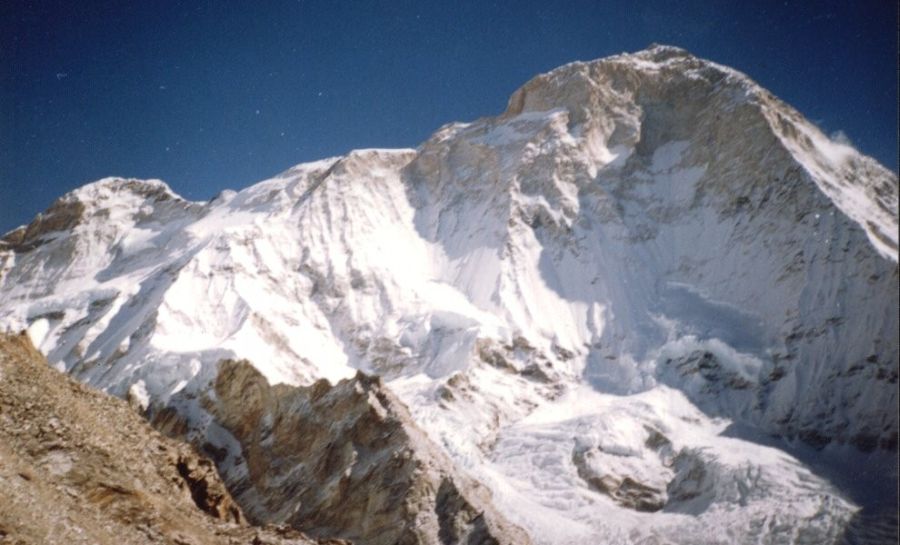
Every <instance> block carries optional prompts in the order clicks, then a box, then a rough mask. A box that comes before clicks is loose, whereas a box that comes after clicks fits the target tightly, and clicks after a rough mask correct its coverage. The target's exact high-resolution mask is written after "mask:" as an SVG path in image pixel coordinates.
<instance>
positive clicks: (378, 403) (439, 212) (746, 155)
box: [0, 46, 900, 544]
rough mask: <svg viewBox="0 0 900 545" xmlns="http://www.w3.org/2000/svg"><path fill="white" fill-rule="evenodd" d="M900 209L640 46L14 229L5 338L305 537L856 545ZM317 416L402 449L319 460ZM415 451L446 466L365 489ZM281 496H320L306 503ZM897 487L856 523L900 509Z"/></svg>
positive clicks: (861, 177)
mask: <svg viewBox="0 0 900 545" xmlns="http://www.w3.org/2000/svg"><path fill="white" fill-rule="evenodd" d="M897 195H898V181H897V177H896V175H894V174H893V173H892V172H890V171H888V170H887V169H885V168H884V167H882V166H881V165H879V164H878V163H876V162H875V161H874V160H872V159H871V158H868V157H865V156H863V155H861V154H859V153H858V152H857V151H856V150H854V149H853V148H852V147H850V146H847V145H845V144H841V143H838V142H834V141H832V140H830V139H829V138H828V137H826V136H825V135H823V134H822V133H821V132H820V131H819V130H818V129H817V128H816V127H815V126H814V125H812V124H811V123H809V122H808V121H806V120H805V119H803V117H802V116H801V115H800V114H799V113H797V112H796V111H795V110H793V109H792V108H790V107H789V106H787V105H786V104H784V103H782V102H781V101H779V100H778V99H777V98H775V97H774V96H772V95H771V94H770V93H769V92H767V91H766V90H764V89H762V88H761V87H759V86H758V85H757V84H755V83H754V82H753V81H751V80H750V79H749V78H748V77H747V76H745V75H743V74H740V73H739V72H736V71H734V70H732V69H729V68H726V67H723V66H719V65H717V64H714V63H711V62H708V61H705V60H701V59H698V58H696V57H693V56H692V55H690V54H689V53H687V52H685V51H684V50H681V49H678V48H674V47H669V46H652V47H651V48H649V49H647V50H644V51H641V52H638V53H634V54H623V55H618V56H614V57H609V58H605V59H600V60H597V61H592V62H587V63H581V62H578V63H572V64H568V65H565V66H563V67H560V68H558V69H556V70H553V71H552V72H549V73H547V74H544V75H540V76H538V77H536V78H534V79H533V80H531V81H530V82H528V83H526V84H525V85H524V86H523V87H522V88H521V89H519V90H517V91H516V92H515V93H514V94H513V96H512V97H511V98H510V101H509V106H508V107H507V109H506V111H505V112H503V113H502V114H501V115H499V116H497V117H493V118H485V119H480V120H477V121H474V122H472V123H453V124H449V125H446V126H444V127H442V128H440V129H439V130H438V131H437V132H436V133H435V134H434V135H433V136H432V137H431V138H429V139H428V140H427V141H426V142H424V143H423V144H422V145H421V146H419V147H418V148H417V149H405V150H359V151H354V152H351V153H349V154H348V155H346V156H343V157H336V158H330V159H325V160H322V161H317V162H314V163H307V164H302V165H298V166H296V167H293V168H291V169H289V170H287V171H286V172H284V173H282V174H280V175H278V176H276V177H274V178H271V179H268V180H265V181H262V182H260V183H258V184H256V185H253V186H251V187H249V188H246V189H244V190H242V191H240V192H237V193H235V192H232V191H226V192H223V193H222V194H221V195H219V196H217V197H216V198H215V199H213V200H211V201H209V202H206V203H196V202H189V201H186V200H184V199H182V198H180V197H178V196H177V195H176V194H175V193H174V192H172V191H171V189H169V188H168V187H167V186H166V185H165V184H163V183H162V182H159V181H141V180H121V179H105V180H101V181H99V182H96V183H93V184H89V185H87V186H85V187H82V188H80V189H78V190H76V191H73V192H72V193H69V194H67V195H65V196H63V197H62V198H61V199H60V200H58V201H57V202H56V203H54V204H53V206H51V207H50V209H48V210H47V212H45V213H44V214H41V215H40V216H38V217H37V218H36V219H35V220H34V221H33V222H32V223H31V224H30V225H28V226H24V227H21V228H19V229H17V230H15V231H12V232H11V233H8V234H7V235H5V237H4V238H3V242H2V245H0V295H2V297H0V326H5V327H7V328H10V329H22V328H27V329H28V331H29V333H30V335H31V337H32V339H33V340H34V342H35V344H36V345H37V346H38V347H39V348H40V350H41V351H42V352H43V353H44V354H46V356H47V358H48V360H49V361H50V363H51V364H52V365H55V366H56V367H57V368H59V369H61V370H65V371H67V372H69V373H70V374H72V375H73V376H75V377H77V378H78V379H80V380H82V381H84V382H86V383H88V384H90V385H93V386H95V387H97V388H101V389H103V390H106V391H109V392H110V393H113V394H116V395H119V396H123V397H125V396H131V397H132V398H133V399H137V400H139V401H140V403H141V404H142V405H143V406H144V407H145V409H146V414H147V417H148V418H150V419H151V420H152V421H154V422H156V423H157V425H158V426H161V427H162V428H164V429H166V430H167V431H169V432H170V433H172V434H177V435H182V436H184V437H186V438H187V439H189V440H190V441H192V442H193V443H194V444H196V445H198V446H199V447H200V448H202V449H205V450H204V451H205V452H206V453H208V454H210V456H211V457H212V458H214V459H215V460H216V461H217V464H218V467H219V471H220V472H221V473H222V474H223V476H224V477H225V480H226V482H227V483H228V484H229V486H230V487H231V493H232V495H233V496H234V497H235V498H236V499H237V500H238V502H239V503H241V506H242V508H243V509H244V511H245V512H247V513H250V514H252V516H254V517H255V518H257V519H259V521H262V522H273V523H284V522H289V523H291V524H292V525H294V527H296V528H298V529H300V530H304V531H306V532H309V533H310V534H312V535H316V536H322V537H329V536H333V537H346V538H350V539H356V540H359V541H360V542H364V543H381V542H384V543H388V542H391V541H390V539H394V538H392V537H390V536H389V534H387V533H385V528H386V527H388V526H390V525H391V524H394V522H391V521H404V522H403V523H402V524H411V525H412V526H410V527H415V526H416V524H419V523H417V522H415V521H422V522H421V527H422V528H432V529H433V531H432V530H428V531H423V532H419V533H418V534H415V532H413V533H411V534H409V535H415V536H416V537H415V538H412V537H410V538H409V539H411V540H413V541H411V542H416V540H418V542H429V543H430V542H434V543H456V542H461V541H462V540H463V539H467V540H468V542H470V543H471V542H478V539H481V538H483V539H486V540H487V539H495V540H498V541H500V542H521V541H520V540H523V539H527V538H525V537H523V535H524V534H522V533H521V532H522V530H520V528H521V529H524V532H527V534H528V535H530V538H531V540H532V541H533V542H535V543H547V544H551V543H552V544H562V543H584V542H586V541H587V542H596V541H600V540H608V541H610V542H622V543H638V542H642V543H643V542H647V540H650V541H652V540H654V539H656V540H659V541H660V542H666V543H722V542H733V541H738V542H756V541H760V542H769V541H785V542H796V543H801V542H802V543H807V542H809V543H811V542H816V543H827V542H838V541H839V540H840V539H842V536H844V535H845V534H846V532H847V531H848V528H851V529H852V528H856V527H858V526H859V522H858V521H859V520H861V519H860V517H861V516H862V515H861V514H860V513H859V509H860V506H861V505H862V504H861V502H862V501H863V500H864V499H865V498H862V497H860V496H858V495H857V494H856V489H853V488H852V487H849V488H847V487H844V488H840V486H841V483H843V482H845V481H849V480H850V479H846V478H845V477H847V475H846V471H844V473H841V471H842V470H841V469H839V468H840V467H841V464H846V463H847V461H848V460H851V461H857V460H865V462H866V464H867V466H868V467H876V468H880V467H882V466H883V467H885V468H886V469H884V471H888V472H890V475H891V477H892V479H893V480H894V481H896V477H897V473H896V472H897V470H896V466H895V457H896V450H897V440H898V416H897V412H896V410H895V409H896V406H897V401H898V397H897V396H898V393H897V392H898V390H897V377H898V337H897V330H898V314H897V308H898V305H900V302H898V266H897V247H898V246H897V206H898V205H897ZM242 360H246V362H249V365H250V366H252V367H250V369H254V371H253V372H254V373H258V374H260V376H259V377H257V378H253V380H252V381H251V382H250V384H253V385H254V386H252V387H248V388H235V387H229V386H228V382H229V380H232V379H229V378H228V377H234V376H242V377H244V378H243V379H242V380H249V379H248V378H247V377H248V376H249V375H247V373H248V372H249V370H248V369H244V371H242V372H241V373H238V374H237V375H235V373H234V372H233V371H234V369H235V367H234V365H235V363H234V362H237V361H242ZM246 362H245V364H246ZM242 365H243V364H242ZM241 368H242V367H241ZM242 369H243V368H242ZM359 371H362V372H363V374H361V375H357V373H358V372H359ZM251 374H252V373H251ZM368 375H378V376H379V377H381V378H380V379H379V380H378V383H377V385H376V386H371V384H372V383H371V381H372V380H374V379H372V378H367V377H368ZM323 379H324V380H323ZM269 385H275V386H269ZM269 388H272V389H273V391H274V392H275V393H270V392H269ZM291 388H294V389H296V393H288V391H289V390H290V389H291ZM382 390H384V392H382ZM291 391H293V390H291ZM222 392H228V393H229V395H223V393H222ZM242 392H243V393H242ZM242 395H243V396H248V397H247V398H246V399H242V397H241V396H242ZM322 396H325V397H322ZM323 399H324V400H326V401H321V400H323ZM277 400H282V401H277ZM360 404H362V405H360ZM404 405H405V407H404ZM254 407H255V408H256V409H252V408H254ZM406 407H408V408H409V410H408V411H407V409H406ZM242 408H245V409H246V410H247V411H251V412H252V411H255V412H253V414H252V415H244V416H240V412H241V410H242ZM366 411H369V412H366ZM370 413H371V414H370ZM266 415H267V416H266ZM373 415H374V416H373ZM379 415H380V416H379ZM328 419H333V421H334V424H333V425H332V426H331V429H333V430H334V433H336V434H337V433H348V434H354V433H361V431H360V429H361V428H360V427H359V425H358V424H357V423H358V422H369V421H370V419H371V422H379V424H377V425H375V424H371V426H374V427H371V429H373V430H383V431H384V433H385V434H389V435H390V436H391V437H393V438H394V439H391V440H390V441H388V440H387V439H384V440H380V439H377V437H374V436H366V437H365V438H359V439H353V440H348V439H347V437H349V436H346V435H345V436H343V437H334V438H333V441H332V442H331V443H329V442H328V441H325V443H323V445H324V444H328V445H330V446H329V447H328V448H333V449H335V451H334V455H333V458H329V459H331V460H332V462H327V461H325V459H323V461H321V464H320V465H317V466H316V467H315V468H311V467H309V465H306V464H307V462H306V461H305V460H304V459H301V458H298V456H296V455H294V454H292V453H296V452H297V451H298V450H302V448H305V447H302V446H301V445H302V441H303V437H304V436H309V437H311V438H317V439H316V440H317V441H318V440H323V439H322V436H321V433H322V432H321V430H322V428H323V426H326V422H327V420H328ZM285 422H293V424H291V425H290V426H286V424H285ZM364 427H365V428H367V429H368V428H369V425H366V426H364ZM401 429H402V430H403V431H402V433H401V432H396V433H399V434H400V435H392V434H394V433H395V432H392V431H391V432H390V433H389V430H401ZM340 430H344V431H340ZM373 433H374V432H373ZM387 436H388V435H385V437H387ZM773 438H780V439H777V440H776V439H773ZM298 441H299V443H298ZM778 441H781V442H778ZM261 445H264V446H265V449H264V450H263V451H262V452H260V446H261ZM337 445H340V448H338V447H337ZM775 447H779V448H775ZM323 448H325V447H324V446H323ZM814 449H820V450H819V451H818V454H821V459H822V460H838V462H835V463H818V462H817V463H812V462H810V460H808V459H807V458H806V457H805V454H804V453H811V452H816V451H814ZM788 451H790V452H788ZM254 453H255V454H254ZM818 454H817V456H818ZM388 459H390V460H398V461H397V462H396V464H395V465H390V464H388V465H384V464H385V463H386V462H385V460H388ZM410 459H414V460H417V461H416V462H415V463H413V465H412V466H410V467H414V468H418V469H416V470H415V471H413V474H415V475H422V474H423V472H425V473H427V474H428V476H426V477H421V478H420V477H415V478H410V480H408V481H403V482H404V483H409V486H407V485H404V486H403V487H401V488H398V489H391V490H395V492H392V493H393V494H395V496H391V497H392V498H395V499H394V500H391V501H385V502H383V503H379V502H373V503H370V504H368V507H367V505H366V504H364V503H359V502H352V501H351V493H350V492H349V490H351V488H352V487H357V488H352V489H353V490H355V491H356V492H354V493H355V494H357V495H358V494H362V493H371V494H374V493H375V491H376V490H379V489H382V490H383V489H386V488H390V487H391V486H392V483H391V482H380V483H378V482H375V480H376V479H377V478H378V476H379V475H395V476H396V475H398V473H396V472H393V473H392V472H391V471H388V470H387V469H385V468H386V467H395V468H396V467H406V466H404V465H403V463H401V460H410ZM254 460H255V461H254ZM263 460H264V463H263ZM332 463H333V464H334V465H331V464H332ZM854 463H855V462H854ZM879 464H881V465H879ZM267 467H272V468H275V467H277V468H278V469H277V470H275V469H272V471H273V473H271V474H270V473H267V471H268V470H267V469H266V468H267ZM292 468H296V469H292ZM362 468H369V469H366V471H370V470H371V471H372V473H365V472H363V473H359V472H360V471H363V469H362ZM371 468H378V469H377V470H375V469H371ZM835 468H837V469H835ZM404 471H405V470H404ZM416 471H417V472H418V473H416ZM835 472H836V473H835ZM299 475H302V476H303V479H302V480H290V479H296V478H297V476H299ZM341 475H345V477H341ZM363 475H368V477H367V479H370V481H367V480H366V479H362V476H363ZM403 475H407V474H406V473H403ZM403 478H404V479H405V478H406V477H403ZM855 478H856V482H857V483H862V482H864V481H865V477H864V476H863V475H857V476H856V477H855ZM279 479H289V480H290V482H292V483H294V484H293V485H292V486H295V487H296V488H292V489H290V490H294V491H295V492H296V497H297V498H300V497H301V496H302V495H303V494H307V496H304V497H312V496H308V494H310V492H309V490H307V489H315V488H316V487H325V488H324V489H323V490H327V491H328V493H327V494H325V493H324V492H323V494H324V495H317V496H315V498H316V499H314V500H312V501H315V502H319V503H316V504H315V505H316V506H317V507H316V509H317V510H318V511H317V512H316V513H311V512H309V509H308V508H307V507H303V506H304V505H307V504H306V503H305V502H299V500H298V502H299V503H297V508H298V509H300V508H301V507H302V508H303V509H304V511H294V512H290V513H288V512H285V510H284V506H285V505H286V504H284V503H283V502H282V500H283V499H284V498H282V497H281V496H279V497H278V501H275V500H273V497H272V496H271V494H273V493H277V494H284V489H283V487H282V488H279V486H278V483H280V482H282V481H281V480H279ZM842 479H844V480H842ZM475 481H477V482H480V483H481V484H477V483H476V482H475ZM873 481H874V482H879V481H880V482H882V483H884V482H885V479H884V478H883V475H882V476H880V477H879V478H873ZM887 481H890V479H888V480H887ZM285 482H287V481H285ZM366 482H369V483H370V484H368V485H365V484H360V483H366ZM442 483H445V484H442ZM888 485H890V486H887V487H883V488H884V493H885V494H887V495H888V497H887V499H883V498H881V497H879V498H878V499H877V501H875V500H872V501H875V504H874V507H873V505H867V506H866V509H864V512H867V511H866V510H871V509H872V508H877V507H880V506H883V505H887V504H890V505H889V506H890V508H889V509H887V511H888V512H890V511H891V509H893V512H896V509H895V508H894V507H893V506H895V504H894V503H891V502H895V501H896V497H895V496H892V494H894V491H893V485H891V483H890V482H888ZM365 486H370V487H372V488H371V490H369V491H368V492H366V489H365ZM860 486H862V485H860ZM328 487H334V488H333V489H332V488H328ZM342 487H343V488H342ZM348 487H349V488H348ZM360 487H361V488H360ZM448 487H450V488H448ZM410 490H412V491H416V492H415V493H414V494H413V493H412V492H408V491H410ZM871 490H873V489H870V491H871ZM403 491H407V492H403ZM342 494H345V495H343V496H342ZM410 494H413V495H412V496H410ZM448 494H449V495H448ZM353 497H356V496H353ZM868 497H869V498H870V499H871V498H873V497H874V493H873V494H869V496H868ZM404 498H405V499H404ZM410 498H415V501H412V500H410ZM348 502H349V503H348ZM404 502H405V503H404ZM885 502H887V503H885ZM412 504H415V507H411V505H412ZM345 505H353V506H354V509H355V510H354V511H353V512H352V513H351V514H349V515H348V514H347V513H346V512H344V513H340V517H338V516H337V514H338V513H339V512H340V510H341V509H342V506H345ZM376 508H377V509H376ZM876 510H877V509H876ZM376 511H377V512H376ZM298 513H301V514H298ZM302 513H305V514H302ZM385 513H390V516H389V517H388V518H385V517H386V516H387V515H385ZM390 517H394V518H390ZM373 520H378V521H380V522H379V524H376V525H371V524H369V521H373ZM892 520H893V522H891V521H888V522H887V523H886V524H888V525H890V524H896V517H895V516H894V518H893V519H892ZM316 521H319V522H316ZM321 521H332V522H334V521H340V523H339V524H337V523H335V524H332V522H328V523H327V524H325V523H324V522H321ZM352 521H356V522H352ZM410 521H412V522H410ZM882 523H883V521H882V522H879V523H878V524H882ZM323 524H324V525H326V526H327V527H323ZM396 524H400V523H396ZM396 524H395V526H396ZM385 525H387V526H385ZM873 525H874V524H873ZM519 527H520V528H519ZM853 531H856V530H853ZM429 532H430V533H429ZM325 534H328V536H326V535H325ZM390 535H393V534H390ZM473 536H474V537H473ZM478 536H481V537H478ZM486 536H487V537H486ZM473 539H474V540H475V541H472V540H473ZM381 540H383V541H381Z"/></svg>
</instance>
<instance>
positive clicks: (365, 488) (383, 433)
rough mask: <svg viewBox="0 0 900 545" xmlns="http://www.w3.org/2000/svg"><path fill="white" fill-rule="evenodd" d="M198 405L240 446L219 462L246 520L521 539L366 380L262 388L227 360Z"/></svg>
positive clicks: (428, 539) (404, 538)
mask: <svg viewBox="0 0 900 545" xmlns="http://www.w3.org/2000/svg"><path fill="white" fill-rule="evenodd" d="M203 405H204V407H205V408H206V409H207V410H208V411H209V414H210V415H211V416H212V417H213V418H214V420H215V422H216V423H217V425H219V426H221V427H222V428H224V429H225V430H227V431H228V432H229V433H230V434H231V435H232V436H233V437H234V438H235V439H236V440H237V442H238V444H239V446H240V448H239V449H234V450H233V451H228V450H227V444H226V445H223V446H221V447H220V449H221V451H220V452H222V459H221V460H220V466H221V467H223V468H227V469H225V477H226V479H228V481H229V482H230V483H231V490H232V492H233V493H234V494H235V495H236V497H237V499H238V501H239V502H240V503H241V504H242V505H244V506H245V508H246V509H247V512H248V514H249V516H250V517H251V518H254V519H256V520H260V521H265V522H277V523H281V524H288V525H290V526H291V527H294V528H298V529H302V530H304V531H307V532H309V533H310V534H312V535H320V536H337V537H343V538H347V539H349V540H352V541H353V542H356V543H368V544H372V545H377V544H384V545H389V544H406V543H409V544H413V543H434V544H449V543H471V544H476V543H483V544H490V543H493V544H498V545H499V544H510V545H513V544H517V545H519V544H527V543H530V540H529V539H528V536H527V535H526V534H525V533H524V532H522V531H521V530H520V529H518V528H516V527H515V526H512V525H510V524H509V523H507V522H506V521H505V520H504V519H503V517H502V516H501V515H499V514H498V513H497V512H496V510H495V509H494V508H493V506H492V505H491V503H490V492H488V491H487V490H486V489H485V488H484V487H483V486H481V485H479V484H478V483H475V482H474V481H471V480H470V479H468V478H466V477H464V476H462V475H460V474H459V472H458V471H457V470H456V469H455V467H454V465H453V463H452V462H451V461H450V460H449V459H448V458H447V456H446V455H445V454H444V453H443V452H441V451H440V450H439V449H438V448H437V447H436V446H434V445H432V443H431V441H430V440H429V439H428V438H427V437H426V435H425V434H424V433H423V432H422V431H421V430H419V428H418V426H416V424H415V423H414V422H413V420H412V417H411V416H410V414H409V412H408V410H407V409H406V407H405V406H404V405H403V404H402V403H401V402H400V401H399V400H398V399H397V398H396V396H394V394H393V393H391V392H390V391H389V390H388V389H387V388H385V387H384V385H383V384H382V382H381V380H380V379H378V378H376V377H369V376H366V375H364V374H362V373H359V374H358V375H357V376H356V377H354V378H353V379H346V380H343V381H341V382H339V383H338V384H337V385H335V386H330V385H329V384H328V382H327V381H325V380H321V381H318V382H316V383H315V384H313V385H311V386H309V387H290V386H285V385H278V386H274V387H272V386H270V385H269V384H268V382H267V381H266V379H265V378H264V377H263V376H262V375H261V374H260V373H259V371H257V370H256V369H255V368H254V367H253V366H252V365H251V364H250V363H249V362H246V361H231V360H226V361H223V362H222V363H221V364H220V365H219V373H218V376H217V377H216V380H215V384H214V388H213V390H212V392H211V394H210V395H209V396H208V397H206V398H204V400H203Z"/></svg>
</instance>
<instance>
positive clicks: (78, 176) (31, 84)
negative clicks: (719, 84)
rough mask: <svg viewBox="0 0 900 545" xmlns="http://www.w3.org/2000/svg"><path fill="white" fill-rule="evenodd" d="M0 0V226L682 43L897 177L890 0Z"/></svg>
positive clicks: (496, 108)
mask: <svg viewBox="0 0 900 545" xmlns="http://www.w3.org/2000/svg"><path fill="white" fill-rule="evenodd" d="M675 4H676V3H674V2H646V3H641V5H640V6H639V7H635V5H636V4H635V3H633V2H626V1H612V2H581V1H565V2H549V1H543V2H534V1H528V0H520V1H516V2H485V1H475V2H468V1H464V0H457V1H454V2H452V3H450V2H428V3H426V2H337V1H323V2H311V1H296V0H294V1H286V0H285V1H278V0H270V1H265V2H241V1H184V2H175V1H169V2H166V1H145V2H107V1H100V0H93V1H92V0H85V1H82V2H76V1H66V2H46V1H44V2H41V1H37V2H25V1H21V0H11V1H10V0H6V1H2V2H0V232H5V231H6V230H8V229H11V228H13V227H15V226H16V225H19V224H21V223H25V222H27V221H29V220H30V219H31V218H32V217H33V216H34V215H35V214H36V213H37V212H39V211H41V210H43V209H44V208H46V207H47V206H48V205H49V204H50V203H51V202H52V201H53V200H54V199H55V198H56V197H58V196H60V195H61V194H62V193H64V192H66V191H68V190H71V189H73V188H75V187H78V186H79V185H82V184H84V183H86V182H89V181H92V180H94V179H97V178H101V177H104V176H110V175H116V176H131V177H141V178H161V179H163V180H165V181H167V182H168V183H169V184H170V185H171V186H172V187H173V189H174V190H175V191H176V192H178V193H180V194H181V195H183V196H185V197H187V198H191V199H197V200H205V199H208V198H211V197H212V196H214V195H215V194H216V193H217V192H218V191H220V190H221V189H224V188H233V189H239V188H242V187H245V186H247V185H249V184H250V183H252V182H255V181H258V180H261V179H263V178H266V177H268V176H271V175H273V174H275V173H277V172H280V171H282V170H284V169H286V168H288V167H289V166H291V165H294V164H296V163H300V162H304V161H309V160H314V159H319V158H322V157H326V156H331V155H337V154H343V153H345V152H347V151H348V150H350V149H353V148H361V147H414V146H416V145H417V144H418V143H420V142H421V141H423V140H424V139H425V138H427V137H428V135H429V134H430V133H431V132H433V131H434V130H435V129H437V128H438V127H439V126H440V125H442V124H443V123H447V122H450V121H466V120H472V119H474V118H477V117H481V116H485V115H494V114H497V113H499V112H500V111H502V110H503V108H504V107H505V105H506V100H507V98H508V97H509V95H510V94H511V93H512V91H514V90H515V89H516V88H517V87H518V86H520V85H521V84H523V83H524V82H525V81H527V80H528V79H530V78H531V77H532V76H534V75H535V74H537V73H540V72H544V71H547V70H549V69H552V68H554V67H556V66H558V65H560V64H564V63H566V62H569V61H573V60H589V59H594V58H598V57H603V56H606V55H610V54H614V53H619V52H622V51H634V50H638V49H642V48H644V47H646V46H647V45H648V44H650V43H651V42H660V43H668V44H673V45H678V46H681V47H684V48H686V49H688V50H690V51H691V52H693V53H695V54H697V55H700V56H702V57H705V58H709V59H712V60H714V61H717V62H720V63H723V64H727V65H730V66H733V67H735V68H737V69H738V70H741V71H743V72H745V73H747V74H749V75H750V76H751V77H752V78H754V79H755V80H756V81H758V82H759V83H761V84H762V85H763V86H765V87H767V88H768V89H770V90H771V91H772V92H774V93H775V94H776V95H778V96H779V97H781V98H782V99H784V100H785V101H787V102H789V103H791V104H792V105H794V106H795V107H796V108H798V109H799V110H800V111H801V112H802V113H804V114H805V115H806V116H807V117H808V118H810V119H811V120H813V121H815V122H816V123H818V124H819V125H820V126H821V127H822V128H823V129H824V130H825V131H826V132H829V133H830V132H833V131H837V130H841V131H843V132H844V133H845V134H846V135H847V136H848V137H849V138H850V139H851V140H852V141H853V142H854V144H855V145H856V146H857V147H858V148H859V149H861V150H862V151H863V152H865V153H867V154H870V155H873V156H875V157H876V158H878V159H879V160H880V161H881V162H882V163H884V164H885V165H887V166H888V167H889V168H892V169H893V170H894V171H896V170H897V162H898V161H897V103H896V99H897V30H896V29H897V8H896V3H895V2H892V1H886V0H885V1H858V2H846V1H843V2H829V1H821V2H794V1H789V2H708V3H706V2H682V3H678V6H677V7H674V5H675Z"/></svg>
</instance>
